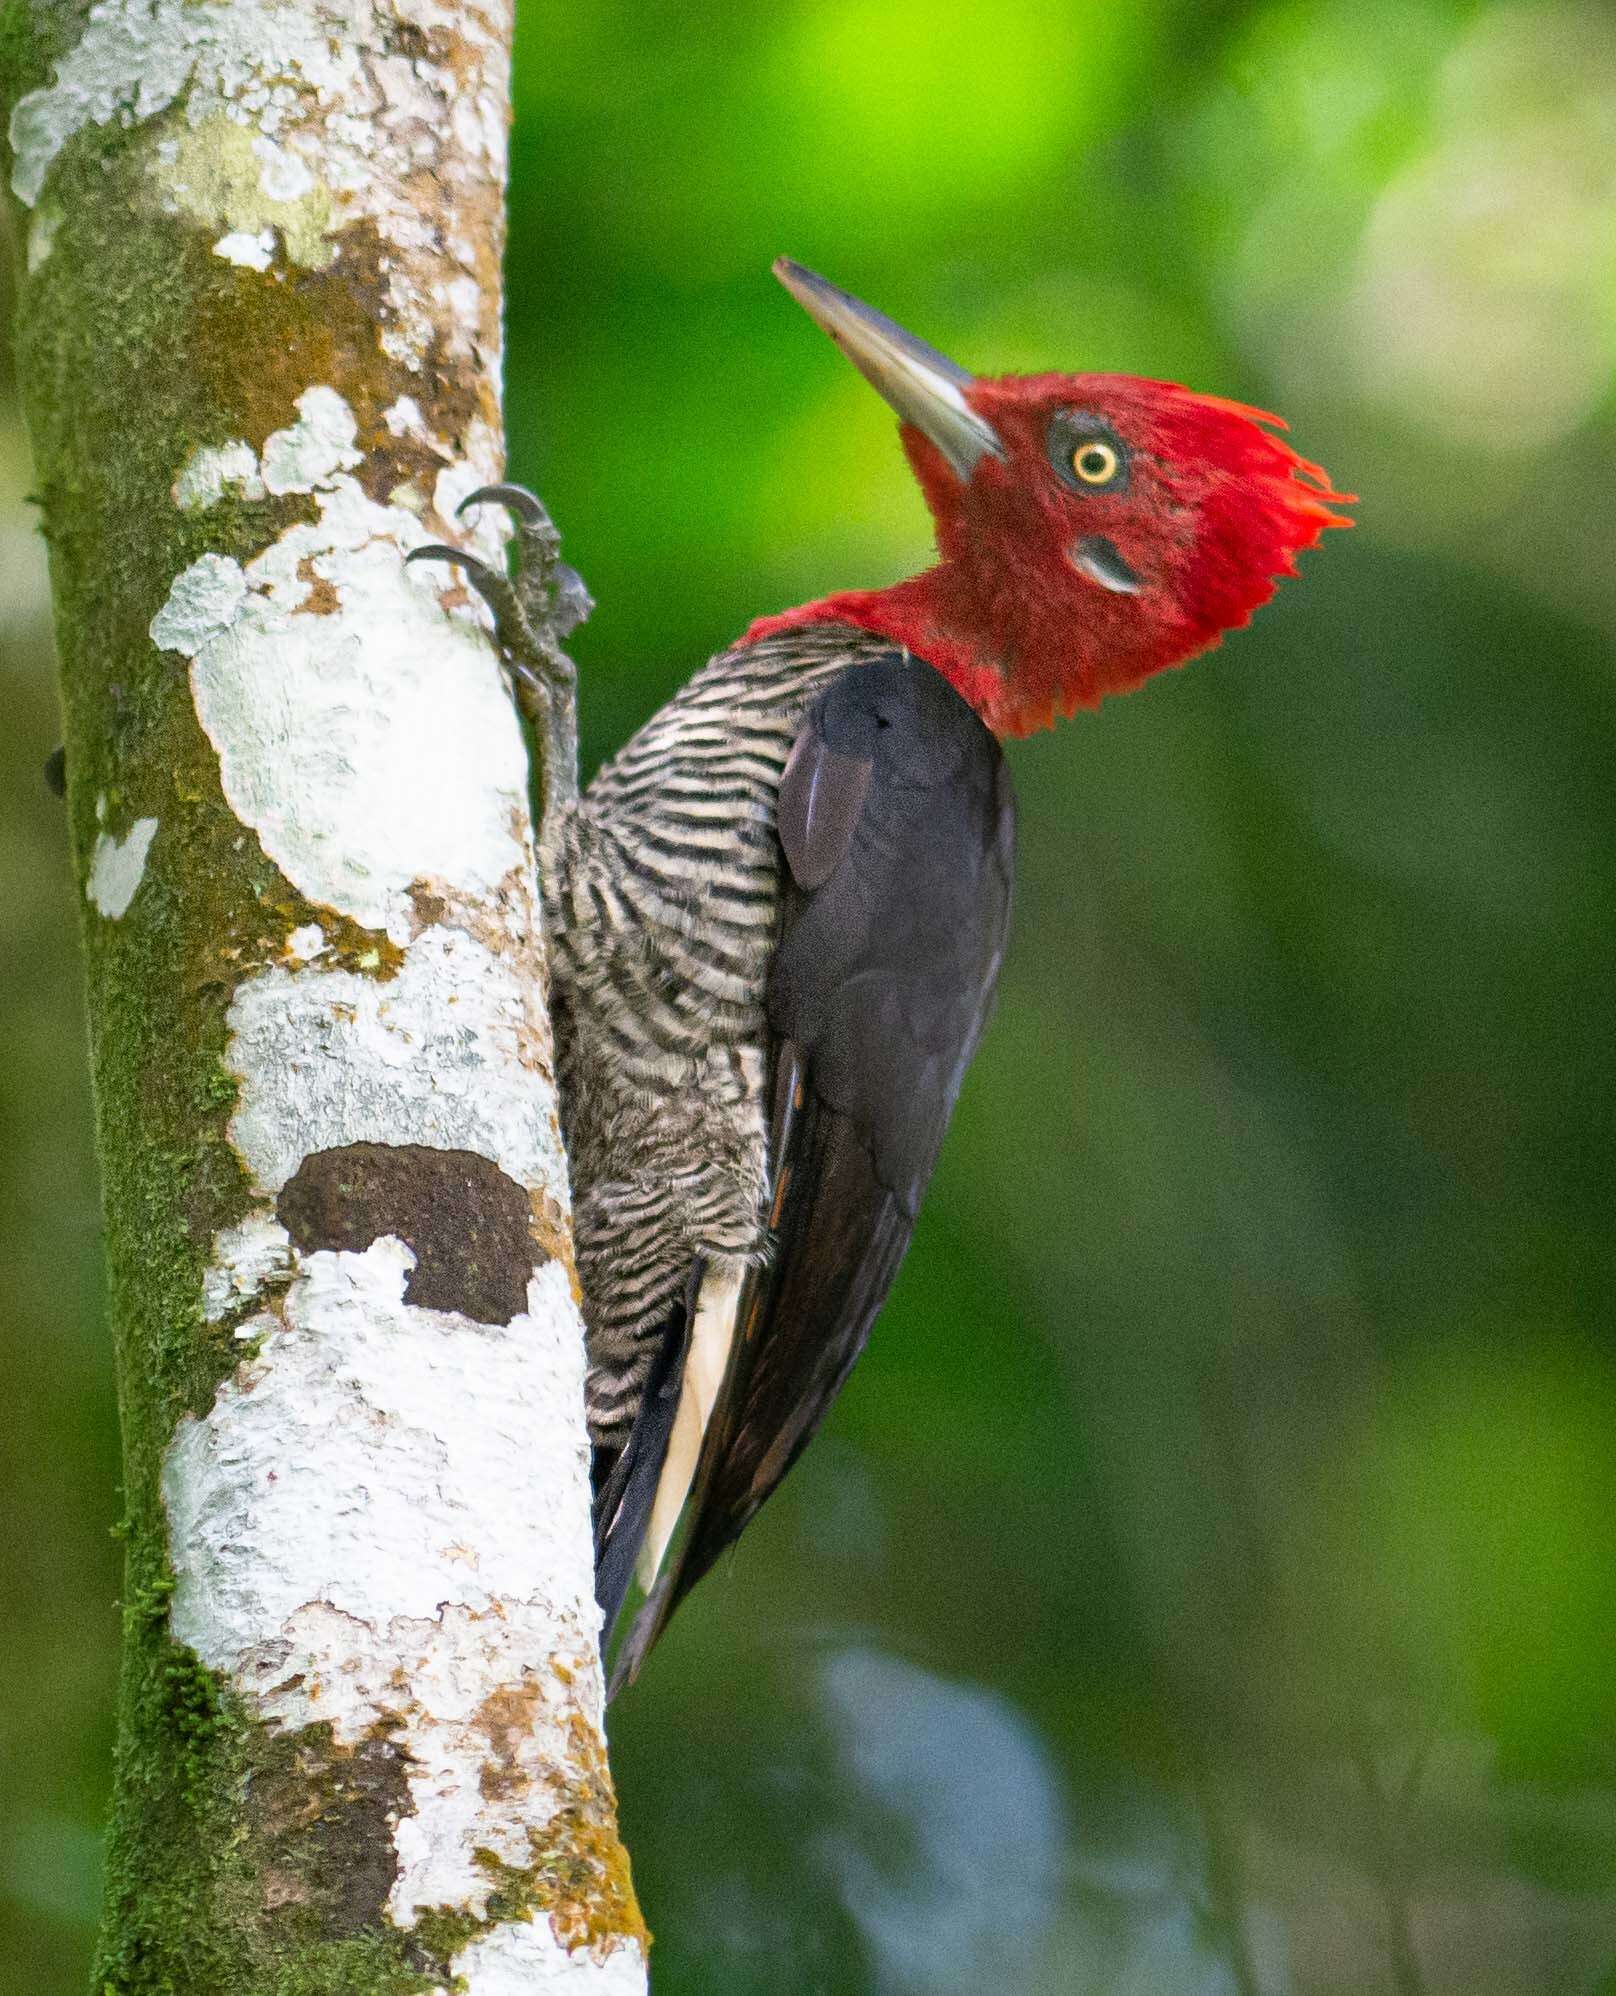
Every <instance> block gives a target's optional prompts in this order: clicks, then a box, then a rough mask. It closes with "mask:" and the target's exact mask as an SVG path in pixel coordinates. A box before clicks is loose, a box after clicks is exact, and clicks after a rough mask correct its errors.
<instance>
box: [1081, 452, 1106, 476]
mask: <svg viewBox="0 0 1616 1996" xmlns="http://www.w3.org/2000/svg"><path fill="white" fill-rule="evenodd" d="M1081 462H1082V466H1083V469H1084V470H1085V471H1086V472H1088V473H1089V475H1090V477H1092V478H1100V477H1102V476H1103V475H1104V473H1105V469H1106V466H1107V465H1108V464H1109V462H1110V460H1109V458H1108V457H1107V456H1106V454H1105V452H1104V451H1103V450H1101V448H1100V446H1099V445H1098V444H1090V445H1089V447H1088V449H1087V450H1085V451H1084V453H1083V456H1082V459H1081Z"/></svg>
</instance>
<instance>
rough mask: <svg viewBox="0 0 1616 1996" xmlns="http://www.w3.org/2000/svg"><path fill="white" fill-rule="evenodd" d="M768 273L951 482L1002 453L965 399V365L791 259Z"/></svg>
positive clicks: (990, 428) (994, 433)
mask: <svg viewBox="0 0 1616 1996" xmlns="http://www.w3.org/2000/svg"><path fill="white" fill-rule="evenodd" d="M774 274H775V276H776V277H778V278H779V280H780V282H781V283H782V284H783V285H784V286H785V287H786V289H787V290H788V291H789V292H790V293H791V295H792V297H793V298H795V299H796V301H797V303H798V304H799V305H800V306H801V307H802V308H803V310H804V311H805V312H806V313H807V314H808V316H809V318H811V319H812V320H813V321H814V322H815V323H816V324H817V325H820V326H822V327H823V328H824V329H825V331H826V332H827V333H829V334H830V336H831V338H832V339H833V340H834V341H835V342H836V344H837V345H838V346H839V347H840V348H841V350H842V352H843V353H845V354H846V355H847V357H848V359H849V360H850V361H851V362H852V363H853V365H854V366H855V367H856V368H857V369H858V371H859V373H860V374H862V375H863V376H864V379H865V380H866V381H867V382H869V384H870V386H871V387H872V388H873V389H874V390H875V392H876V393H877V394H878V395H880V396H881V397H882V398H883V399H884V400H885V401H887V402H888V403H890V404H891V406H892V407H893V408H894V409H895V410H896V411H897V413H898V416H899V419H900V420H901V421H903V422H905V423H913V424H914V426H915V428H916V429H917V430H919V431H921V432H922V433H923V434H924V435H926V436H928V437H930V438H931V440H932V442H933V443H934V444H935V445H936V446H937V448H938V449H939V450H940V451H941V452H942V454H943V456H944V457H945V458H946V459H947V460H948V462H949V465H950V466H951V467H952V469H953V472H954V475H955V476H956V477H957V478H959V479H961V480H962V481H963V480H965V479H968V478H969V477H970V476H971V473H972V472H973V471H975V469H976V467H977V466H978V465H979V464H980V463H981V462H982V459H983V458H984V457H986V456H987V455H988V454H989V453H990V452H991V453H992V455H993V456H994V457H1001V458H1002V457H1003V456H1004V454H1005V450H1004V444H1003V442H1002V441H1001V440H1000V437H999V433H998V431H997V430H995V429H994V427H993V425H992V424H991V423H990V422H989V421H988V420H987V418H986V417H985V416H979V415H978V414H977V413H976V411H975V410H974V409H973V408H972V407H971V405H970V404H969V403H968V402H967V401H966V399H965V391H966V389H967V388H969V387H970V385H971V376H970V375H968V374H967V373H966V372H965V370H964V368H962V367H956V366H955V365H954V363H953V362H952V361H951V360H949V359H948V358H947V357H946V356H945V355H943V354H940V353H939V352H938V351H937V349H936V348H935V347H929V346H927V344H926V342H925V341H924V340H917V339H916V338H915V336H914V334H913V333H906V332H905V331H904V329H903V328H902V326H900V325H898V324H896V323H895V322H894V321H893V320H891V319H889V318H888V317H887V315H886V314H885V313H884V312H878V311H876V309H875V307H874V306H873V305H866V304H865V303H864V302H863V300H862V299H859V298H855V297H853V296H852V294H851V293H850V292H846V291H839V290H838V289H837V288H836V286H835V285H834V284H827V283H826V282H825V280H824V278H822V277H816V276H815V275H814V273H813V272H812V271H811V270H804V269H803V267H802V265H801V264H800V263H793V262H792V261H791V259H790V257H786V256H782V257H779V258H777V259H776V261H775V265H774Z"/></svg>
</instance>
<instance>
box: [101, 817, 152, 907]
mask: <svg viewBox="0 0 1616 1996" xmlns="http://www.w3.org/2000/svg"><path fill="white" fill-rule="evenodd" d="M104 812H105V803H104V800H103V801H102V802H101V803H100V804H98V805H97V808H96V816H97V817H98V818H99V817H101V816H103V815H104ZM156 836H157V820H156V819H155V818H137V819H136V820H135V822H134V823H133V824H132V825H131V826H130V828H129V830H128V832H127V833H126V834H125V835H124V837H123V838H121V839H115V838H111V837H109V836H108V834H107V833H105V832H97V833H96V835H95V850H94V852H93V853H92V854H91V856H90V876H89V879H88V880H87V881H86V883H85V888H84V891H85V894H86V895H87V896H88V897H89V900H90V902H91V904H92V905H93V906H94V908H95V909H96V911H97V912H98V913H99V914H102V915H105V916H106V918H107V919H108V921H112V922H115V921H117V920H118V919H119V917H120V916H122V915H124V914H127V912H128V909H129V904H130V902H131V901H133V900H134V898H135V893H136V890H137V889H138V888H139V886H140V883H141V881H142V880H143V879H144V878H145V876H146V856H147V854H148V853H149V852H150V851H151V843H152V840H153V839H154V838H156Z"/></svg>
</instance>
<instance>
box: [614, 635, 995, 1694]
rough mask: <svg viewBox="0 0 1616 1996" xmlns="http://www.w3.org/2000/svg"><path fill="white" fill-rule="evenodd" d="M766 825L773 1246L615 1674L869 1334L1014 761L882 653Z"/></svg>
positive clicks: (939, 1136) (744, 1304) (977, 725)
mask: <svg viewBox="0 0 1616 1996" xmlns="http://www.w3.org/2000/svg"><path fill="white" fill-rule="evenodd" d="M780 839H781V844H782V846H783V848H784V851H785V856H786V861H787V871H786V891H785V908H784V922H783V927H782V931H781V937H780V943H779V948H778V951H777V954H776V957H775V963H774V968H773V972H772V976H771V981H770V986H769V997H768V1012H769V1024H770V1028H771V1034H772V1042H773V1043H772V1049H771V1051H772V1054H773V1091H774V1099H773V1134H772V1139H771V1145H770V1157H771V1159H772V1161H773V1166H774V1186H775V1197H774V1212H773V1217H772V1228H773V1233H774V1246H773V1253H772V1254H771V1256H770V1258H769V1261H768V1263H767V1265H766V1266H765V1267H763V1268H762V1269H760V1270H758V1271H757V1272H756V1274H755V1276H754V1278H753V1280H752V1281H751V1283H750V1284H749V1286H748V1288H747V1289H745V1290H743V1292H742V1296H741V1302H740V1315H739V1322H738V1328H737V1333H736V1337H735V1342H734V1345H733V1347H732V1349H731V1353H730V1360H729V1368H728V1371H727V1373H726V1375H725V1379H724V1385H723V1389H722V1391H721V1392H720V1394H719V1398H718V1403H717V1405H716V1406H715V1408H714V1409H713V1416H712V1420H711V1422H710V1423H709V1425H708V1429H707V1434H706V1437H705V1440H704V1443H703V1448H702V1454H701V1460H700V1463H699V1465H698V1468H697V1471H696V1478H695V1483H694V1486H693V1489H692V1493H691V1498H690V1502H689V1505H688V1506H687V1509H686V1522H685V1527H684V1532H683V1536H682V1539H681V1540H680V1541H678V1542H677V1543H676V1545H675V1547H674V1548H673V1550H672V1551H671V1552H670V1556H669V1560H668V1563H667V1565H666V1567H665V1569H664V1571H663V1574H662V1576H661V1578H660V1579H659V1580H658V1581H657V1583H656V1586H655V1587H654V1588H653V1589H652V1592H651V1594H650V1596H649V1598H648V1599H647V1601H646V1603H645V1605H644V1607H643V1608H642V1609H641V1611H640V1614H639V1616H638V1618H637V1620H636V1622H635V1624H634V1627H633V1629H632V1630H631V1632H630V1634H629V1636H628V1638H627V1640H626V1641H625V1642H624V1645H623V1649H622V1653H621V1655H620V1657H619V1659H618V1663H617V1668H616V1670H615V1672H614V1674H613V1689H614V1690H615V1689H616V1688H617V1687H618V1686H619V1685H621V1684H622V1683H623V1682H626V1681H628V1680H631V1679H632V1677H633V1675H634V1673H635V1671H636V1670H637V1669H638V1668H639V1665H640V1663H641V1661H642V1660H643V1658H644V1656H645V1654H646V1652H647V1651H648V1650H649V1649H650V1647H651V1645H652V1643H653V1642H655V1640H656V1638H657V1636H658V1635H659V1634H660V1632H661V1630H662V1628H663V1627H664V1625H665V1624H666V1622H667V1619H668V1617H669V1616H670V1615H671V1614H672V1613H673V1610H674V1609H675V1608H676V1607H677V1606H678V1604H679V1602H680V1601H681V1600H682V1599H683V1598H684V1596H685V1595H686V1594H687V1593H688V1592H689V1591H690V1589H691V1588H692V1587H693V1586H694V1585H695V1583H696V1582H697V1581H698V1580H699V1579H700V1578H701V1576H702V1575H703V1574H704V1573H705V1572H706V1571H707V1569H708V1568H709V1567H710V1566H711V1565H712V1563H713V1561H714V1560H715V1559H716V1558H717V1557H718V1555H719V1553H720V1552H722V1551H723V1549H724V1547H725V1546H727V1545H728V1544H730V1543H731V1541H732V1540H734V1539H735V1538H736V1537H737V1536H738V1534H739V1533H740V1532H741V1531H742V1530H743V1529H744V1528H745V1526H746V1524H747V1523H748V1521H749V1520H750V1519H751V1518H752V1516H753V1514H754V1513H755V1512H756V1511H757V1509H758V1507H759V1505H761V1504H762V1503H763V1501H764V1499H765V1498H766V1497H767V1496H768V1495H769V1493H770V1492H771V1491H772V1490H773V1489H774V1487H775V1485H776V1484H777V1483H778V1482H779V1481H780V1479H781V1477H782V1476H784V1475H785V1473H786V1471H787V1470H788V1469H789V1468H790V1467H791V1464H792V1463H793V1462H794V1461H795V1460H796V1458H797V1456H798V1454H799V1453H800V1452H801V1450H802V1448H803V1447H804V1445H805V1444H806V1443H807V1441H808V1439H809V1437H810V1436H811V1435H812V1434H813V1432H814V1430H815V1429H816V1428H817V1427H818V1425H819V1423H820V1421H821V1420H823V1418H824V1416H825V1413H826V1411H827V1410H828V1408H829V1406H830V1403H831V1401H832V1400H833V1399H834V1398H835V1397H836V1394H837V1393H838V1391H839V1390H840V1388H841V1386H842V1383H843V1381H844V1380H845V1379H846V1377H847V1374H848V1372H849V1370H850V1369H851V1367H852V1365H853V1362H854V1360H855V1359H856V1358H857V1357H858V1355H859V1353H860V1352H861V1351H862V1350H863V1348H864V1344H865V1340H866V1339H867V1338H868V1336H869V1332H870V1326H871V1324H872V1323H873V1321H874V1319H875V1315H876V1312H877V1311H878V1310H879V1309H880V1307H881V1305H882V1303H883V1302H884V1300H885V1298H886V1294H887V1291H888V1289H889V1288H890V1287H891V1285H892V1280H893V1277H894V1276H895V1275H896V1274H897V1271H898V1264H899V1263H900V1262H901V1261H902V1259H903V1254H904V1250H905V1249H906V1248H907V1247H908V1245H909V1236H910V1234H911V1233H912V1232H913V1230H914V1224H915V1216H916V1214H917V1212H918V1211H919V1207H920V1201H921V1197H922V1195H923V1194H924V1192H925V1189H926V1184H927V1181H928V1180H929V1178H930V1177H931V1172H932V1167H933V1165H934V1164H935V1163H936V1161H937V1152H938V1150H939V1148H940V1146H941V1144H942V1140H943V1133H944V1131H945V1130H946V1129H947V1127H948V1119H949V1116H950V1115H951V1113H952V1112H953V1107H954V1100H955V1097H956V1096H957V1095H958V1093H959V1087H960V1082H961V1080H962V1079H963V1078H964V1074H965V1069H966V1067H967V1065H968V1064H969V1062H970V1058H971V1055H972V1054H973V1053H974V1051H975V1049H976V1043H977V1040H978V1039H979V1037H980V1036H981V1032H982V1027H983V1025H984V1024H985V1022H986V1020H987V1015H988V1011H989V1009H990V1007H991V1005H992V1002H993V993H994V987H995V985H996V983H997V981H998V975H999V963H1000V959H1001V957H1002V955H1003V950H1004V939H1005V931H1006V928H1007V925H1008V922H1009V915H1010V893H1011V875H1012V870H1013V861H1014V846H1015V804H1014V799H1013V797H1012V794H1011V789H1010V779H1009V772H1008V770H1007V769H1006V767H1005V764H1004V759H1003V757H1002V755H1001V754H1000V752H999V747H998V744H997V742H995V741H994V739H993V737H992V736H991V735H990V734H989V733H988V731H987V729H986V728H985V727H984V726H983V725H982V723H981V721H980V720H979V719H978V718H977V716H976V714H975V713H974V712H973V711H972V709H971V708H970V707H969V706H968V705H967V704H966V703H965V701H964V700H962V699H961V698H960V697H959V695H958V694H957V693H955V692H954V690H953V688H952V687H950V686H949V684H948V682H947V681H946V680H945V679H944V678H943V677H942V675H941V674H940V673H939V672H937V671H936V670H935V669H934V668H933V667H931V666H929V665H927V664H925V663H924V662H922V661H919V660H916V659H913V658H911V657H909V656H908V655H907V654H904V653H899V652H893V653H890V654H888V655H887V656H885V657H881V658H877V659H875V660H872V661H870V662H868V663H864V664H859V665H856V666H852V667H850V668H849V669H848V671H847V672H846V673H844V674H843V675H842V677H841V678H840V679H838V680H836V681H835V682H834V683H833V684H832V685H831V686H830V687H829V689H828V690H827V691H826V692H825V693H823V694H821V696H820V697H819V699H818V700H817V701H816V702H815V703H814V705H813V707H812V708H811V709H810V711H809V713H808V716H807V719H806V721H805V722H804V725H803V730H802V733H801V735H800V737H799V738H798V741H797V745H796V747H795V749H794V750H793V752H792V756H791V761H790V763H789V764H788V766H787V769H786V773H785V778H784V780H783V782H782V785H781V793H780Z"/></svg>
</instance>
